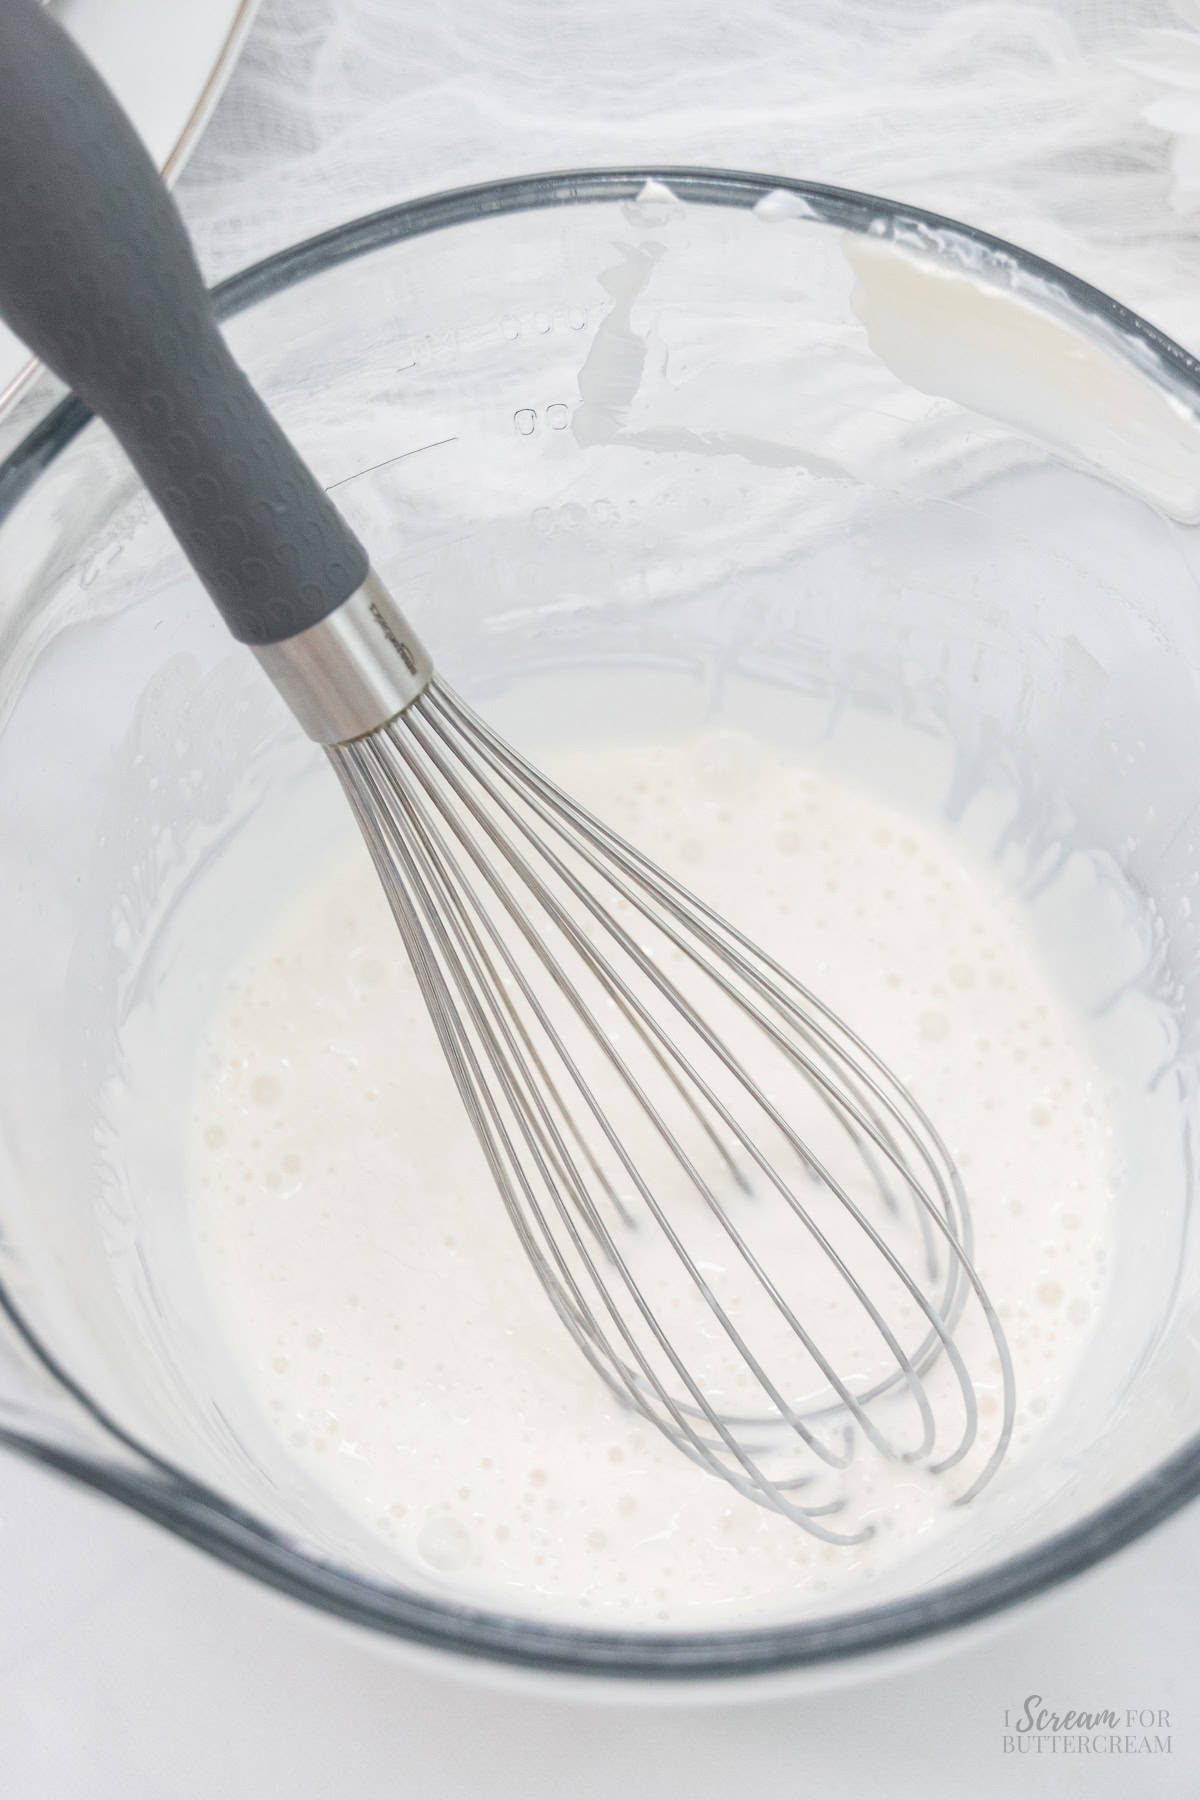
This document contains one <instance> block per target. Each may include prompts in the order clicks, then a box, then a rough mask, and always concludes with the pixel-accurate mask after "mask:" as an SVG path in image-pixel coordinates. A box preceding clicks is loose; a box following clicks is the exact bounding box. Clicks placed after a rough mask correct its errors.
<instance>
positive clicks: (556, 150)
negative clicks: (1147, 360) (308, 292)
mask: <svg viewBox="0 0 1200 1800" xmlns="http://www.w3.org/2000/svg"><path fill="white" fill-rule="evenodd" d="M669 162H691V163H708V164H723V165H726V166H731V167H735V168H737V167H740V168H748V169H759V170H765V171H768V172H771V173H779V174H787V175H795V176H805V177H809V178H813V179H817V180H823V181H829V182H834V183H838V184H841V185H845V186H852V187H861V188H865V189H867V190H868V191H873V192H877V193H882V194H885V195H888V196H893V197H897V198H900V199H903V200H908V201H911V202H913V203H916V204H923V205H926V206H931V207H934V208H937V209H939V210H941V211H944V212H947V213H950V214H951V215H955V216H958V217H961V218H964V219H967V220H969V221H971V222H973V223H975V224H978V225H981V226H984V227H986V228H988V229H990V230H993V231H995V232H998V233H1000V234H1001V235H1003V236H1007V237H1011V238H1013V239H1015V240H1017V241H1018V242H1021V243H1023V244H1025V245H1027V246H1028V247H1029V248H1031V249H1034V250H1037V251H1039V252H1041V253H1042V254H1043V255H1046V256H1049V257H1051V258H1052V259H1054V260H1056V261H1059V262H1062V263H1064V264H1065V265H1067V266H1068V267H1069V268H1071V269H1073V270H1075V271H1076V272H1077V273H1079V274H1081V275H1083V276H1085V277H1087V278H1089V279H1090V280H1092V281H1094V282H1096V283H1097V284H1098V285H1099V286H1101V287H1104V288H1107V289H1108V290H1109V291H1111V292H1112V293H1114V294H1116V295H1117V297H1118V298H1120V299H1123V300H1125V301H1126V302H1127V303H1129V304H1131V305H1133V306H1135V307H1137V308H1138V309H1139V310H1141V311H1143V312H1145V313H1147V314H1148V315H1149V316H1150V317H1151V318H1153V319H1154V321H1155V322H1156V323H1157V324H1159V325H1160V326H1162V328H1163V329H1165V330H1167V331H1168V332H1170V333H1172V334H1173V335H1175V336H1177V337H1179V338H1181V339H1182V340H1183V341H1184V342H1186V343H1187V344H1189V346H1190V347H1192V348H1195V349H1200V0H1024V3H1007V0H999V3H997V0H965V3H958V4H953V3H948V0H741V4H740V5H739V6H737V7H733V6H730V5H729V3H728V0H608V3H607V4H606V5H604V6H597V5H595V4H584V0H442V3H441V4H440V5H436V6H434V5H430V4H428V3H427V0H264V4H263V7H262V11H261V13H260V15H259V17H258V19H257V21H256V24H255V26H254V29H253V31H252V33H251V35H250V39H249V42H248V44H247V46H246V49H245V53H244V55H243V57H242V60H241V63H240V64H239V66H238V68H237V70H236V71H235V73H234V76H233V79H232V81H231V83H230V86H229V88H228V90H227V92H226V94H225V96H224V98H223V100H222V102H221V104H220V106H219V108H218V110H217V112H216V115H215V117H214V118H213V120H212V122H211V124H210V126H209V129H208V131H207V133H206V134H205V136H204V138H203V139H202V141H201V143H200V145H199V148H198V150H197V151H196V153H195V155H194V158H193V160H192V162H191V164H190V166H189V167H188V169H187V170H186V172H185V174H184V177H183V179H182V181H181V184H180V188H179V196H180V200H181V202H182V204H183V206H184V209H185V212H186V214H187V216H188V219H189V222H190V224H191V226H192V228H193V230H194V232H195V234H196V237H197V241H198V243H199V246H200V250H201V254H202V257H203V260H204V263H205V267H206V269H207V271H208V273H209V274H210V275H211V276H212V277H213V278H216V277H219V276H221V275H224V274H228V273H230V272H231V271H232V270H234V269H235V268H237V267H239V266H241V265H243V264H245V263H247V262H249V261H252V260H254V259H255V258H256V257H258V256H261V255H263V254H265V253H266V252H267V251H269V250H271V249H274V248H277V247H279V246H280V245H283V244H286V243H289V242H293V241H295V240H296V239H298V238H301V237H304V236H306V235H307V234H308V233H310V232H312V231H315V230H320V229H324V228H326V227H328V226H331V225H334V224H336V223H338V222H339V221H341V220H343V219H346V218H350V217H353V216H355V215H356V214H360V213H363V212H367V211H370V210H371V209H373V208H375V207H379V206H384V205H387V204H389V203H390V202H392V201H395V200H399V199H403V198H406V197H410V196H412V195H416V194H419V193H422V192H430V191H434V190H436V189H438V188H443V187H450V186H456V185H459V184H460V183H464V182H471V181H481V180H487V179H489V178H493V177H497V176H503V175H513V174H520V173H528V172H531V171H535V170H540V169H553V168H565V167H573V166H580V165H584V164H599V163H637V164H652V163H669Z"/></svg>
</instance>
